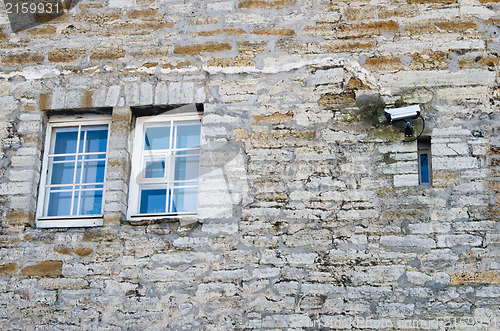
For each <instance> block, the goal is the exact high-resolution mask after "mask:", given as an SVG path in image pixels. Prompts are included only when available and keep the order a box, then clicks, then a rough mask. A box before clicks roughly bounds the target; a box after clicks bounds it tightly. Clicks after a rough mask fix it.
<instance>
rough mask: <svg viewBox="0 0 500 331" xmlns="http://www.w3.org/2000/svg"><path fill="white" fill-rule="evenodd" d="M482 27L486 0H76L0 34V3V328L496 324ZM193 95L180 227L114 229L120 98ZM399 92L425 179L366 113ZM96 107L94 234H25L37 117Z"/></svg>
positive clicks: (0, 18)
mask: <svg viewBox="0 0 500 331" xmlns="http://www.w3.org/2000/svg"><path fill="white" fill-rule="evenodd" d="M499 22H500V4H499V3H498V1H497V0H490V1H489V0H436V1H433V0H405V1H403V0H398V1H385V0H381V1H340V0H339V1H321V0H318V1H290V0H279V1H278V0H277V1H267V0H255V1H254V0H240V1H162V0H106V1H102V0H99V1H97V0H95V1H93V0H82V1H80V2H79V3H78V4H77V6H76V7H74V8H73V9H71V11H70V12H68V13H67V14H65V15H63V16H60V17H58V18H56V19H54V20H51V21H48V22H46V23H44V24H40V25H37V26H35V27H33V28H30V29H25V30H21V31H19V32H17V33H12V31H11V30H10V29H11V28H10V25H9V21H8V18H7V15H5V14H4V7H3V3H2V4H1V5H0V142H1V153H0V164H1V167H0V213H1V218H0V329H2V330H14V329H16V330H18V329H23V330H58V329H64V330H73V329H74V330H82V329H83V330H85V329H87V330H121V329H127V328H128V329H131V330H159V329H183V328H184V329H207V330H208V329H210V330H212V329H217V330H227V329H266V328H271V329H286V328H289V329H305V328H321V327H325V328H332V329H335V328H344V329H350V328H356V327H358V328H365V329H370V328H372V329H380V328H386V329H414V330H420V329H438V328H439V326H441V325H440V324H439V325H438V326H437V324H436V323H444V322H446V321H448V322H450V323H451V324H450V326H449V327H450V328H451V329H464V330H465V329H468V330H471V329H474V330H481V329H485V330H486V329H488V330H494V329H498V328H499V327H500V326H499V324H500V321H499V320H500V310H499V308H500V306H499V299H500V273H499V269H500V255H499V253H500V248H499V244H500V234H499V229H500V228H499V225H498V220H499V214H500V138H499V123H500V118H499V105H500V89H499V87H498V85H499V72H500V71H499V61H500V60H499V56H498V54H499V52H500V28H499ZM189 103H202V104H203V105H204V116H203V127H202V131H203V144H202V145H203V146H202V160H201V165H200V167H201V182H200V192H199V206H198V219H197V221H196V222H194V223H189V222H176V221H174V222H157V223H151V222H149V223H148V222H135V223H130V222H128V221H127V220H126V219H125V217H124V215H125V213H126V208H127V197H128V182H129V172H130V151H131V146H130V144H131V128H132V127H133V126H134V123H135V122H134V121H135V118H134V116H133V113H132V110H131V108H132V109H133V108H134V107H135V106H148V105H160V106H162V105H177V104H189ZM412 104H420V105H421V107H422V109H423V116H424V117H425V119H426V121H427V128H426V131H425V135H426V136H429V137H430V138H431V144H432V145H431V152H432V170H433V171H432V177H433V185H432V187H425V186H419V185H418V164H417V144H416V142H413V143H402V139H403V133H402V132H401V131H400V130H398V129H396V128H395V127H394V126H392V125H389V124H387V123H385V120H384V119H383V117H381V115H382V111H383V109H384V108H385V107H395V106H396V107H397V106H403V105H412ZM103 108H106V109H110V111H111V113H112V124H111V138H110V139H111V140H110V149H109V152H108V155H109V160H108V168H107V175H106V183H107V189H106V192H105V214H104V223H105V224H104V226H103V227H98V228H72V229H37V228H36V227H35V226H34V225H35V220H34V217H35V216H34V214H35V210H36V203H37V195H38V185H39V177H40V169H41V155H42V152H43V149H44V148H45V144H44V135H45V127H46V124H47V121H48V119H49V118H50V115H51V114H58V113H61V112H62V111H64V112H66V113H68V112H69V113H71V112H82V111H83V112H87V111H88V112H91V111H95V110H96V109H103ZM370 323H371V324H370ZM432 323H434V324H432ZM466 323H469V324H470V325H469V326H467V325H466ZM471 323H472V324H471ZM474 323H476V324H475V325H473V324H474ZM495 323H496V324H495Z"/></svg>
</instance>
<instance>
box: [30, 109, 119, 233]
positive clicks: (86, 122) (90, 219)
mask: <svg viewBox="0 0 500 331" xmlns="http://www.w3.org/2000/svg"><path fill="white" fill-rule="evenodd" d="M92 125H107V127H108V136H107V141H106V157H105V158H104V161H105V163H104V180H103V184H102V185H103V188H102V193H103V194H102V204H101V213H100V214H93V215H67V216H44V214H45V213H46V207H47V206H46V204H47V203H48V199H47V197H46V186H47V185H48V184H47V180H48V172H49V169H50V165H49V154H50V149H51V146H52V143H53V139H55V135H54V130H55V129H57V128H64V127H78V126H92ZM110 129H111V116H109V115H87V116H85V115H81V116H52V117H51V118H50V120H49V122H48V123H47V129H46V132H45V140H44V152H43V158H42V171H41V174H40V184H39V187H38V199H37V211H36V219H35V225H36V227H37V228H70V227H97V226H102V225H103V219H104V205H105V194H106V177H107V172H108V157H109V138H110V135H111V130H110ZM72 184H73V185H76V184H75V183H72Z"/></svg>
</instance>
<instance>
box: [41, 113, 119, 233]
mask: <svg viewBox="0 0 500 331" xmlns="http://www.w3.org/2000/svg"><path fill="white" fill-rule="evenodd" d="M109 122H110V119H109V117H102V116H94V117H83V116H82V117H80V118H76V117H72V118H68V117H53V118H51V120H50V122H49V124H48V126H47V134H46V138H45V151H44V156H43V161H42V174H41V177H40V188H39V193H38V195H39V196H38V207H37V221H36V224H37V227H41V228H46V227H83V226H100V225H102V223H103V222H102V221H103V219H102V214H103V197H104V190H105V176H106V163H107V162H106V161H107V148H108V147H107V146H108V140H109V139H108V138H109Z"/></svg>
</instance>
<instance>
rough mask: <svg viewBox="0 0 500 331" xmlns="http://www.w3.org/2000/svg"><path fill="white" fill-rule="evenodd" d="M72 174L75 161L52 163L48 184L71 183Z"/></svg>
mask: <svg viewBox="0 0 500 331" xmlns="http://www.w3.org/2000/svg"><path fill="white" fill-rule="evenodd" d="M74 174H75V162H63V163H53V164H52V177H51V178H50V184H52V185H54V184H73V176H74Z"/></svg>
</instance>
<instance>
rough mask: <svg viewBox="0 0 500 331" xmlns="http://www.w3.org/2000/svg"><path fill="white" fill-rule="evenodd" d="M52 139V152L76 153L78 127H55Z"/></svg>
mask: <svg viewBox="0 0 500 331" xmlns="http://www.w3.org/2000/svg"><path fill="white" fill-rule="evenodd" d="M55 132H56V139H55V141H54V154H68V153H76V140H77V139H78V128H71V129H67V128H64V129H56V130H55Z"/></svg>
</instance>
